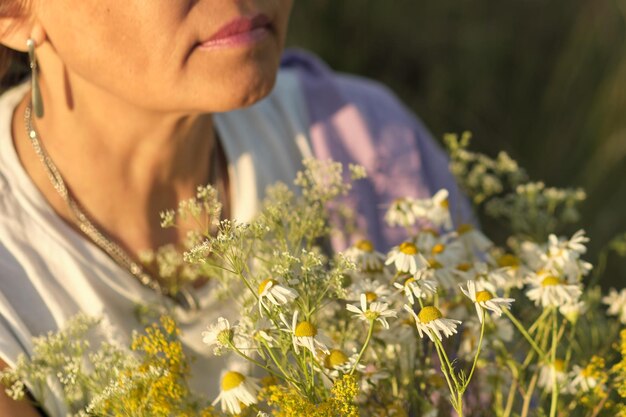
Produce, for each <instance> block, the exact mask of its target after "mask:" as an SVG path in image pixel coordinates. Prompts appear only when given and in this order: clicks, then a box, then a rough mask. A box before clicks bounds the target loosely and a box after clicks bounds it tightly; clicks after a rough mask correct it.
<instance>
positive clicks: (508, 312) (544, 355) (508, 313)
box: [502, 309, 546, 359]
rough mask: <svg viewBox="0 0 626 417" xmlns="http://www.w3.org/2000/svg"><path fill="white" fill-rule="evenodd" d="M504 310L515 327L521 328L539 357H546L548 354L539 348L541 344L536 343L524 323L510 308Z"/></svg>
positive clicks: (521, 331)
mask: <svg viewBox="0 0 626 417" xmlns="http://www.w3.org/2000/svg"><path fill="white" fill-rule="evenodd" d="M502 311H504V314H505V315H506V316H507V317H508V318H509V319H510V320H511V322H512V323H513V324H514V325H515V327H517V330H519V331H520V333H521V334H522V336H524V339H526V340H527V341H528V343H530V346H532V348H533V349H534V350H535V352H537V354H538V355H539V357H540V358H541V359H545V357H546V354H545V353H543V351H542V350H541V349H540V348H539V346H537V343H535V341H534V340H533V338H532V337H531V336H530V335H529V334H528V332H527V331H526V329H525V328H524V326H523V325H522V323H520V322H519V321H518V320H517V319H516V318H515V316H513V314H511V312H510V311H509V310H506V309H502Z"/></svg>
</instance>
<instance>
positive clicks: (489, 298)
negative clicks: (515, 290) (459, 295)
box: [459, 281, 515, 323]
mask: <svg viewBox="0 0 626 417" xmlns="http://www.w3.org/2000/svg"><path fill="white" fill-rule="evenodd" d="M459 287H460V288H461V291H462V292H463V294H465V295H466V296H467V297H468V298H469V299H470V300H472V302H473V303H474V306H475V307H476V313H477V314H478V320H479V321H480V322H481V323H482V322H483V311H484V310H491V311H493V312H494V313H495V314H496V315H497V316H498V317H500V316H501V315H502V308H509V307H510V306H511V303H512V302H513V301H515V300H514V299H513V298H500V297H494V296H493V295H492V293H490V292H489V291H486V290H485V289H483V286H482V285H480V284H479V283H475V282H474V281H467V289H465V288H463V286H459Z"/></svg>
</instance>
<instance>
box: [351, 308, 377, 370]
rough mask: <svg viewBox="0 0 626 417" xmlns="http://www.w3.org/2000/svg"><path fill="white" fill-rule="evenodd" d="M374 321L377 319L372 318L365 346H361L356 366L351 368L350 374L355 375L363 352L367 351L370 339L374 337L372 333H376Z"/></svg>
mask: <svg viewBox="0 0 626 417" xmlns="http://www.w3.org/2000/svg"><path fill="white" fill-rule="evenodd" d="M374 323H375V320H370V328H369V330H368V331H367V338H366V339H365V343H364V344H363V347H362V348H361V351H360V352H359V356H357V358H356V361H355V362H354V366H353V367H352V369H351V370H350V375H353V374H354V372H355V371H356V367H357V365H358V364H359V363H360V362H361V358H362V357H363V354H364V353H365V349H367V346H368V345H369V344H370V340H371V339H372V334H374Z"/></svg>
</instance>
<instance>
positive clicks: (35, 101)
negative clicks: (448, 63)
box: [0, 0, 465, 416]
mask: <svg viewBox="0 0 626 417" xmlns="http://www.w3.org/2000/svg"><path fill="white" fill-rule="evenodd" d="M291 3H292V2H291V0H248V1H242V0H240V1H236V0H232V1H227V0H223V1H210V0H206V1H204V0H180V1H172V0H152V1H150V2H145V1H141V0H131V1H128V0H125V1H109V2H101V1H97V0H82V1H80V2H76V1H73V0H48V1H45V2H44V1H41V2H40V1H36V0H31V1H26V2H24V1H19V0H2V4H1V5H0V43H1V44H2V45H4V47H5V51H6V48H11V49H12V50H15V51H20V52H23V53H25V52H27V51H28V46H27V45H28V43H27V41H28V42H29V43H30V45H31V47H32V50H31V67H32V68H33V71H32V76H31V78H32V80H33V82H32V83H25V84H21V85H18V86H16V87H15V88H13V89H11V90H10V91H8V92H6V93H5V94H4V95H3V96H2V97H1V98H0V188H2V193H1V195H2V196H1V197H0V367H6V366H11V365H12V364H14V363H15V360H16V358H17V356H18V354H20V353H25V354H28V353H29V351H30V349H31V348H32V345H31V342H30V341H31V339H32V337H34V336H36V335H38V334H41V333H45V332H46V331H49V330H56V329H58V328H59V327H60V326H62V325H63V323H64V322H65V321H66V320H67V319H68V318H69V317H71V316H73V315H75V314H76V313H78V312H81V311H82V312H86V313H87V314H91V315H103V316H104V317H105V319H106V322H108V323H109V324H110V329H111V335H110V337H112V338H117V339H118V340H120V341H126V340H128V338H129V335H130V334H131V332H132V329H136V328H139V327H140V325H139V323H138V322H137V319H136V318H135V315H134V314H133V310H134V307H135V306H136V305H137V304H138V303H151V302H161V301H164V300H167V302H168V304H169V305H172V306H176V307H175V308H176V309H177V311H178V312H179V314H180V317H179V320H180V322H181V327H182V329H183V332H184V335H185V336H184V343H185V345H186V348H187V349H188V352H189V353H191V354H194V355H195V356H200V357H201V359H200V360H198V361H196V363H195V364H194V369H193V373H194V376H195V380H194V381H193V382H194V384H195V386H196V388H200V389H201V390H202V392H205V393H207V395H213V394H216V392H217V389H216V383H217V382H218V381H217V380H218V378H217V377H216V376H215V373H216V372H218V370H219V369H221V368H222V365H223V363H220V362H223V361H224V359H219V358H218V359H215V358H211V357H208V352H207V351H206V349H203V347H202V343H201V340H200V337H201V336H200V334H201V331H202V329H203V327H204V325H205V324H206V323H208V322H210V321H211V318H212V317H215V316H217V315H218V314H219V315H226V316H229V315H231V316H232V315H233V314H234V312H233V311H232V309H229V307H228V305H225V303H223V302H222V301H220V300H217V299H215V298H213V294H212V292H211V283H209V284H205V283H201V282H199V283H197V285H194V286H193V288H189V289H188V291H187V292H186V293H185V294H187V297H186V298H185V297H183V298H178V299H177V300H175V301H174V300H173V299H172V298H173V297H172V296H170V295H168V294H164V292H165V291H164V288H165V286H164V285H162V284H163V283H162V282H160V280H159V278H158V277H157V276H156V273H155V272H154V271H149V270H145V269H139V270H138V269H137V265H138V264H137V263H136V261H135V260H136V259H138V254H139V253H140V252H141V251H143V250H146V249H156V248H158V247H160V246H162V245H165V244H174V245H179V246H180V244H181V242H182V240H183V238H184V236H185V234H186V232H187V231H188V230H189V229H190V227H191V226H190V225H189V224H184V223H181V224H179V228H177V229H167V230H163V229H161V228H160V224H159V223H160V222H159V216H158V213H159V212H160V211H163V210H165V209H168V208H171V207H175V206H176V205H177V203H178V202H179V201H180V200H183V199H186V198H189V197H191V196H193V195H194V194H195V190H196V186H197V185H198V184H206V183H212V184H213V185H214V186H216V187H217V188H218V189H221V190H223V193H222V195H223V202H224V203H225V205H226V207H227V215H228V216H230V217H233V218H237V219H239V220H247V219H249V218H250V217H251V216H253V215H254V213H255V211H256V210H257V208H258V201H259V199H260V197H261V196H262V193H263V190H264V189H265V187H266V186H267V185H269V184H272V183H274V182H276V181H279V180H282V181H285V182H287V183H290V182H291V180H292V179H293V177H294V176H295V173H296V171H297V170H298V169H299V167H300V161H301V159H302V158H303V157H307V156H311V155H314V156H316V157H320V158H328V157H332V158H334V159H336V160H340V161H341V162H344V163H348V162H357V163H361V164H362V165H364V166H365V167H366V168H367V169H368V171H369V172H370V175H371V177H370V179H369V180H368V181H366V182H363V183H361V184H359V185H358V187H357V188H356V189H355V192H354V193H353V196H351V198H350V199H349V201H348V203H349V204H352V205H353V206H354V208H355V209H356V210H357V211H358V212H359V213H360V215H359V222H360V223H361V226H362V227H363V229H362V230H365V225H366V224H367V231H368V234H369V235H370V236H371V238H372V239H374V240H375V241H376V242H377V244H378V245H379V246H381V247H384V245H386V244H388V243H390V242H392V241H393V240H397V239H398V236H396V235H395V232H394V231H393V230H388V229H386V228H384V227H383V226H382V223H381V222H380V219H381V212H382V211H384V207H385V205H386V204H389V202H390V201H392V200H393V199H394V198H396V197H398V196H403V195H407V196H408V195H412V196H425V195H429V194H430V193H432V192H434V191H436V190H437V189H439V188H442V187H446V188H454V183H453V180H452V179H451V177H450V175H449V173H447V171H446V161H445V157H444V156H443V154H442V153H441V151H440V150H439V149H438V148H437V147H436V145H435V144H434V143H433V141H432V140H431V139H430V137H429V136H428V135H427V133H425V131H424V129H423V127H422V126H421V125H420V123H419V122H417V121H416V120H415V119H414V118H413V117H412V116H411V115H410V114H409V113H407V112H406V110H405V109H404V108H403V107H402V105H401V104H400V103H398V102H397V100H396V99H395V98H394V97H393V96H392V95H390V94H389V93H388V92H387V91H386V90H385V89H384V88H381V87H380V86H377V85H375V84H373V83H371V82H368V81H364V80H360V79H357V78H353V77H346V76H336V75H334V74H332V73H331V72H330V71H329V70H328V69H327V68H326V67H325V66H324V65H323V64H321V63H320V62H319V61H317V60H316V59H315V58H313V57H311V56H309V55H307V54H304V53H291V54H286V55H284V56H283V51H282V49H283V44H284V40H285V33H286V29H287V22H288V17H289V13H290V9H291V5H292V4H291ZM281 56H282V57H283V58H282V59H283V65H282V68H280V69H279V65H280V62H281ZM4 61H5V62H3V63H0V64H6V63H7V62H6V58H5V59H4ZM0 66H1V65H0ZM39 89H40V91H41V94H40V96H38V95H37V94H36V92H37V90H39ZM31 90H32V91H34V92H35V94H33V93H32V91H31ZM54 175H57V176H56V177H54ZM51 176H52V177H53V178H52V181H51V178H50V177H51ZM55 181H56V182H55ZM65 190H67V192H66V191H65ZM452 194H453V195H452V204H453V207H454V204H455V203H454V201H455V199H456V198H455V195H454V194H455V190H453V191H452ZM461 203H462V202H460V201H459V204H460V206H459V210H461V211H463V212H465V211H464V210H465V206H464V203H463V204H461ZM82 215H85V216H86V217H84V218H82V217H81V216H82ZM172 230H175V231H172ZM346 243H347V242H340V241H337V242H335V244H336V245H337V247H341V246H342V245H345V244H346ZM194 302H197V305H196V306H195V308H192V307H193V306H192V305H191V304H193V303H194ZM202 356H205V357H202ZM43 410H45V412H46V413H47V414H48V415H50V416H59V415H64V414H63V412H64V409H63V403H62V400H61V399H60V398H57V397H55V396H54V394H53V393H51V395H48V396H47V401H46V403H45V405H44V406H43ZM0 415H2V416H32V415H36V411H35V409H34V408H32V407H31V406H28V405H27V404H25V403H16V402H13V401H11V400H9V399H8V397H6V395H4V393H2V394H0Z"/></svg>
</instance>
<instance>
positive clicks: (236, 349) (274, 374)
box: [230, 342, 295, 382]
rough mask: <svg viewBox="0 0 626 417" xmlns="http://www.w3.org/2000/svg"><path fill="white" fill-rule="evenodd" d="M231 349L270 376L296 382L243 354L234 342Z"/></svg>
mask: <svg viewBox="0 0 626 417" xmlns="http://www.w3.org/2000/svg"><path fill="white" fill-rule="evenodd" d="M230 347H231V348H232V349H233V351H234V352H235V353H236V354H238V355H239V356H241V357H242V358H244V359H245V360H247V361H249V362H252V363H253V364H255V365H256V366H258V367H259V368H261V369H263V370H264V371H266V372H267V373H269V374H272V375H273V376H275V377H276V378H279V379H282V380H283V381H289V382H295V381H294V380H293V379H291V378H288V377H287V376H286V375H285V376H284V377H283V376H282V375H280V374H279V373H278V372H276V371H274V370H273V369H271V368H268V367H267V366H266V365H264V364H262V363H261V362H259V361H257V360H256V359H254V358H252V357H250V356H248V355H246V354H245V353H243V352H242V351H241V350H239V348H237V346H235V345H234V344H233V343H232V342H231V343H230Z"/></svg>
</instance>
